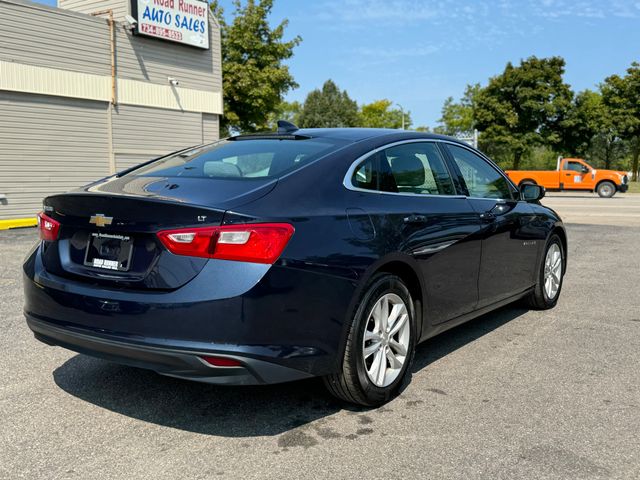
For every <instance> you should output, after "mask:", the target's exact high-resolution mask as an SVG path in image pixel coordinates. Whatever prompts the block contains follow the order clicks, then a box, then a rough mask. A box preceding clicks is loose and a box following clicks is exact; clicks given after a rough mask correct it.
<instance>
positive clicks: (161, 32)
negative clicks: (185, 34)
mask: <svg viewBox="0 0 640 480" xmlns="http://www.w3.org/2000/svg"><path fill="white" fill-rule="evenodd" d="M140 31H141V32H142V33H148V34H149V35H156V36H158V37H164V38H170V39H171V40H182V32H177V31H175V30H171V29H170V28H163V27H156V26H155V25H147V24H146V23H143V24H142V25H140Z"/></svg>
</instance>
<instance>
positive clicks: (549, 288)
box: [525, 234, 565, 310]
mask: <svg viewBox="0 0 640 480" xmlns="http://www.w3.org/2000/svg"><path fill="white" fill-rule="evenodd" d="M564 259H565V255H564V248H562V241H561V240H560V237H558V235H555V234H554V235H551V237H549V240H548V241H547V245H546V248H545V250H544V256H543V257H542V265H540V271H539V272H538V282H537V283H536V286H535V288H534V289H533V291H532V292H531V293H530V294H529V296H528V297H526V298H525V303H526V304H527V306H528V307H529V308H533V309H535V310H547V309H549V308H553V307H555V306H556V303H558V298H560V290H562V279H563V274H564V262H565V260H564Z"/></svg>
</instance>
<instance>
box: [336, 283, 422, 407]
mask: <svg viewBox="0 0 640 480" xmlns="http://www.w3.org/2000/svg"><path fill="white" fill-rule="evenodd" d="M415 345H416V319H415V311H414V308H413V300H412V299H411V294H410V293H409V289H408V288H407V287H406V285H405V284H404V282H403V281H402V279H400V278H399V277H397V276H395V275H389V274H380V275H378V276H376V277H374V278H373V280H372V281H371V283H370V284H369V286H368V288H367V290H366V292H365V293H364V296H363V297H362V300H361V302H360V306H359V307H358V310H357V312H356V314H355V315H354V318H353V320H352V323H351V328H350V330H349V336H348V338H347V345H346V348H345V352H344V358H343V360H342V365H341V368H340V371H338V373H335V374H333V375H329V376H327V377H325V378H324V382H325V385H326V387H327V389H328V390H329V391H330V392H331V393H332V394H333V395H335V396H336V397H338V398H340V399H342V400H346V401H347V402H350V403H355V404H358V405H364V406H367V407H378V406H380V405H382V404H384V403H386V402H388V401H389V400H391V399H392V398H393V397H394V396H395V395H396V394H397V393H398V390H399V389H400V387H401V385H402V383H403V382H404V380H405V377H407V376H408V371H409V368H410V367H411V362H412V361H413V355H414V351H415Z"/></svg>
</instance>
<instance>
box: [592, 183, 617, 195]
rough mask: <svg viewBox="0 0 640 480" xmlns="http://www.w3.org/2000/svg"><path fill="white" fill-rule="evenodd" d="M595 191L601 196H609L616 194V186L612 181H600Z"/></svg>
mask: <svg viewBox="0 0 640 480" xmlns="http://www.w3.org/2000/svg"><path fill="white" fill-rule="evenodd" d="M596 192H598V195H600V196H601V197H602V198H611V197H613V196H614V195H615V194H616V186H615V185H614V184H613V183H612V182H601V183H600V184H599V185H598V188H596Z"/></svg>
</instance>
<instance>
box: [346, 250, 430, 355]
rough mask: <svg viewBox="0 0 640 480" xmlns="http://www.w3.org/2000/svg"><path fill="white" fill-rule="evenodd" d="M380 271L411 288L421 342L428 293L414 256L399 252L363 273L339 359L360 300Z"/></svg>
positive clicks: (348, 310)
mask: <svg viewBox="0 0 640 480" xmlns="http://www.w3.org/2000/svg"><path fill="white" fill-rule="evenodd" d="M380 273H388V274H391V275H396V276H398V277H400V278H401V279H402V280H403V281H404V283H405V285H406V286H407V288H408V289H409V293H410V294H411V299H412V300H413V306H414V310H415V313H416V327H417V335H416V340H417V342H419V341H420V339H421V338H422V337H423V334H424V331H425V328H426V324H425V321H424V314H423V311H424V304H425V298H426V293H425V287H424V282H423V280H422V276H421V275H420V270H419V267H418V265H417V264H416V262H415V260H414V259H413V257H410V256H408V255H403V254H399V253H398V254H393V255H390V256H388V257H385V258H384V259H381V260H380V261H378V262H375V263H374V264H372V265H371V266H370V267H369V268H367V270H366V271H365V272H364V273H363V274H362V275H361V277H360V279H359V281H358V286H357V288H356V289H355V292H354V294H353V298H352V300H351V303H350V305H349V308H348V309H347V317H346V318H345V322H344V328H343V332H342V335H341V339H340V346H339V348H338V353H339V355H338V356H337V359H338V361H341V358H342V357H343V356H344V349H345V346H346V341H347V336H348V334H349V328H350V325H351V321H352V319H353V316H354V315H355V313H356V311H357V310H358V307H359V306H360V301H361V299H362V296H363V295H364V292H365V289H366V288H367V286H368V285H369V284H370V282H371V280H372V279H373V278H374V277H375V276H376V275H378V274H380Z"/></svg>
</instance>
